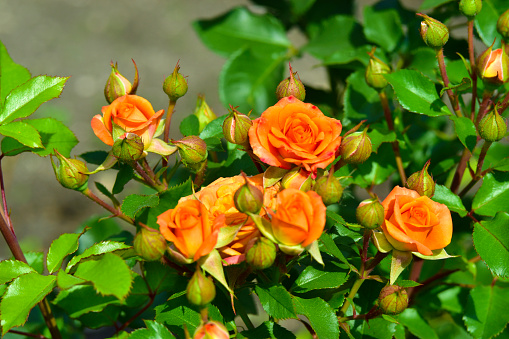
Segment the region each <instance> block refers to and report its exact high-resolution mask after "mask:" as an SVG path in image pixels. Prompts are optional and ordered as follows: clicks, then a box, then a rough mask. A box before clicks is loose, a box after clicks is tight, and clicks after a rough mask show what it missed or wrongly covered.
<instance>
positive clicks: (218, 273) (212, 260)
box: [198, 250, 233, 295]
mask: <svg viewBox="0 0 509 339" xmlns="http://www.w3.org/2000/svg"><path fill="white" fill-rule="evenodd" d="M198 265H199V266H200V267H201V268H202V269H203V270H204V271H205V272H207V273H208V274H210V275H211V276H213V277H214V279H216V280H217V281H219V282H220V283H221V284H222V285H223V286H224V287H225V288H226V289H227V290H228V292H230V293H231V294H232V295H233V291H232V289H231V288H230V286H228V283H227V282H226V278H225V276H224V269H223V259H221V255H220V254H219V252H218V251H217V250H212V252H210V253H209V254H207V255H206V256H204V257H201V258H200V259H199V260H198Z"/></svg>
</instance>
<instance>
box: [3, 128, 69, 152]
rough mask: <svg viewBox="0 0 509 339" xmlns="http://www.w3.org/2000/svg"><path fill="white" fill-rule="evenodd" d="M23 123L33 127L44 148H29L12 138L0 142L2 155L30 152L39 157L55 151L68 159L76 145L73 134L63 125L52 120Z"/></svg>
mask: <svg viewBox="0 0 509 339" xmlns="http://www.w3.org/2000/svg"><path fill="white" fill-rule="evenodd" d="M23 122H24V123H26V124H28V125H31V126H33V127H34V128H35V129H36V130H37V131H38V132H39V134H40V136H41V141H42V146H43V147H44V148H30V147H27V146H24V145H23V144H21V143H19V142H18V141H16V140H14V139H12V138H4V139H3V140H2V153H3V154H4V155H7V156H14V155H17V154H19V153H22V152H32V153H35V154H37V155H39V156H41V157H45V156H47V155H49V154H52V153H53V149H56V150H57V151H58V152H60V153H61V154H62V155H63V156H64V157H70V154H71V150H72V149H73V147H74V146H76V145H77V144H78V139H76V137H75V136H74V133H73V132H72V131H71V130H70V129H69V128H67V127H66V126H65V125H64V124H63V123H61V122H60V121H58V120H55V119H53V118H43V119H30V120H24V121H23Z"/></svg>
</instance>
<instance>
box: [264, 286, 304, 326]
mask: <svg viewBox="0 0 509 339" xmlns="http://www.w3.org/2000/svg"><path fill="white" fill-rule="evenodd" d="M255 292H256V294H257V295H258V298H260V303H261V304H262V307H263V309H264V310H265V312H267V314H268V315H269V316H271V317H274V318H276V319H288V318H294V319H295V318H297V314H296V313H295V308H294V305H293V304H292V296H291V295H290V293H288V291H287V290H286V289H285V288H284V287H283V286H281V285H273V286H261V285H256V287H255Z"/></svg>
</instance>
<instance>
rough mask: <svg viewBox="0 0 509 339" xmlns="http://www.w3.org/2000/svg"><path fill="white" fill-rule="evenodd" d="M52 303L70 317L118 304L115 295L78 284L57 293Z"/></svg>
mask: <svg viewBox="0 0 509 339" xmlns="http://www.w3.org/2000/svg"><path fill="white" fill-rule="evenodd" d="M53 304H55V305H57V306H58V307H60V308H62V309H63V310H64V311H65V312H66V313H67V314H68V315H69V316H70V317H71V318H78V317H80V316H82V315H83V314H86V313H88V312H100V311H102V310H103V309H104V308H106V306H108V305H120V304H121V301H120V300H118V299H117V298H116V297H114V296H112V295H110V296H102V295H100V294H99V293H96V292H95V290H94V287H93V286H91V285H78V286H74V287H71V288H70V289H68V290H62V291H60V293H58V295H57V297H56V298H55V300H54V301H53Z"/></svg>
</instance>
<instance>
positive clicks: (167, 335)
mask: <svg viewBox="0 0 509 339" xmlns="http://www.w3.org/2000/svg"><path fill="white" fill-rule="evenodd" d="M143 321H144V322H145V325H146V326H147V328H140V329H138V330H136V331H133V332H131V334H130V335H129V339H149V338H158V339H172V338H175V337H174V336H173V334H171V332H170V331H168V329H167V328H166V326H164V325H163V324H160V323H158V322H157V321H154V320H143Z"/></svg>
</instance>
